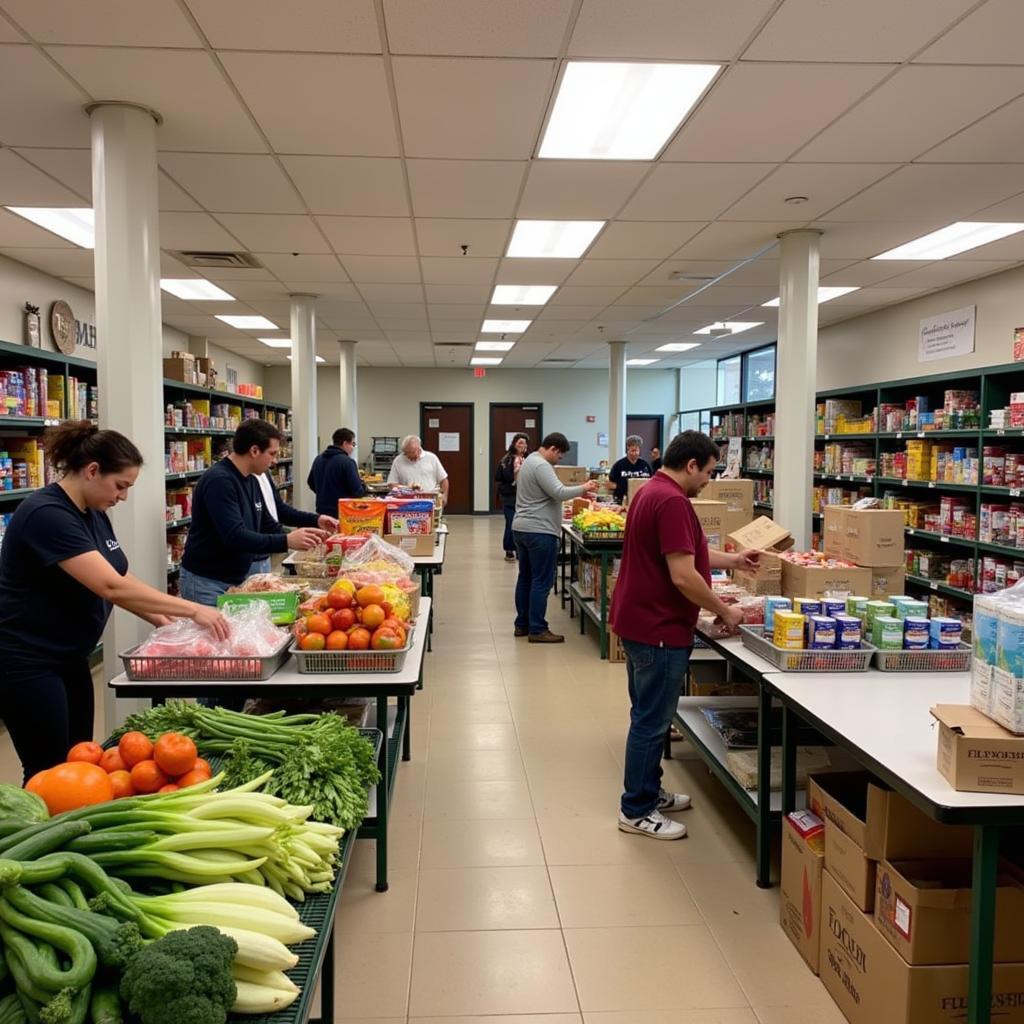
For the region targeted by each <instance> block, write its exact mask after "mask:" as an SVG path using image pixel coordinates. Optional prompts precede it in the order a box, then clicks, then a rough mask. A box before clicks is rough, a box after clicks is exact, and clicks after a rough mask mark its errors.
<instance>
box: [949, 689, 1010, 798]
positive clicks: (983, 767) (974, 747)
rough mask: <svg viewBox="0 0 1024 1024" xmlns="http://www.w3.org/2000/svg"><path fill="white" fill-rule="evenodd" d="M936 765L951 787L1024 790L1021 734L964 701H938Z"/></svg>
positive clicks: (976, 790) (979, 790) (972, 790)
mask: <svg viewBox="0 0 1024 1024" xmlns="http://www.w3.org/2000/svg"><path fill="white" fill-rule="evenodd" d="M932 715H933V716H934V717H935V718H936V719H937V720H938V723H939V742H938V754H937V758H936V765H937V767H938V769H939V772H940V773H941V774H942V775H943V776H944V777H945V778H946V779H947V780H948V781H949V784H950V785H951V786H952V787H953V788H954V789H958V790H960V791H962V792H965V793H1017V794H1024V736H1015V735H1014V734H1013V733H1012V732H1010V731H1009V730H1007V729H1004V728H1003V727H1002V726H1001V725H999V723H998V722H993V721H992V719H991V718H989V717H988V716H987V715H984V714H983V713H982V712H980V711H979V710H978V709H977V708H972V707H970V706H969V705H967V704H938V705H936V706H935V707H934V708H932Z"/></svg>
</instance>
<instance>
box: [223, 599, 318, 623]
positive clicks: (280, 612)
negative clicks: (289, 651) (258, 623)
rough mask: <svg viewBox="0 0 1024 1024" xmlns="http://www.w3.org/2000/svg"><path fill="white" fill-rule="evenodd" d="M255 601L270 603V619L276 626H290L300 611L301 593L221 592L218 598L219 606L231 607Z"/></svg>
mask: <svg viewBox="0 0 1024 1024" xmlns="http://www.w3.org/2000/svg"><path fill="white" fill-rule="evenodd" d="M253 601H265V602H266V603H267V604H269V605H270V621H271V622H273V623H274V625H275V626H290V625H291V624H292V623H293V622H294V621H295V618H296V616H297V615H298V613H299V595H298V594H296V593H291V594H287V593H280V594H279V593H262V594H221V595H220V596H219V597H218V598H217V607H218V608H231V607H237V606H238V605H243V604H251V603H252V602H253Z"/></svg>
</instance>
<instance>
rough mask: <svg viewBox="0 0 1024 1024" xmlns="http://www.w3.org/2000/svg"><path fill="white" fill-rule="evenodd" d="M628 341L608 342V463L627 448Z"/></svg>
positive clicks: (621, 454) (610, 463)
mask: <svg viewBox="0 0 1024 1024" xmlns="http://www.w3.org/2000/svg"><path fill="white" fill-rule="evenodd" d="M625 445H626V343H625V342H624V341H609V342H608V464H609V465H612V464H613V463H615V461H616V460H617V459H621V458H622V456H623V454H624V452H625V450H626V448H625Z"/></svg>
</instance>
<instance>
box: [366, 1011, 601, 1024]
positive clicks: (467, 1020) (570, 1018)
mask: <svg viewBox="0 0 1024 1024" xmlns="http://www.w3.org/2000/svg"><path fill="white" fill-rule="evenodd" d="M378 1024H379V1022H378ZM402 1024H405V1022H404V1021H403V1022H402ZM409 1024H583V1018H582V1017H581V1016H580V1015H579V1014H578V1013H525V1014H523V1013H513V1014H504V1013H503V1014H499V1015H498V1016H487V1017H478V1016H476V1015H474V1016H472V1017H410V1018H409Z"/></svg>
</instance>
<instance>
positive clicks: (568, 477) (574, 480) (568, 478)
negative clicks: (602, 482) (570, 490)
mask: <svg viewBox="0 0 1024 1024" xmlns="http://www.w3.org/2000/svg"><path fill="white" fill-rule="evenodd" d="M555 475H556V476H557V477H558V479H559V480H561V482H562V483H563V484H564V485H565V486H566V487H578V486H579V485H580V484H585V483H586V482H587V481H588V480H589V479H590V470H589V469H587V467H586V466H555Z"/></svg>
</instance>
